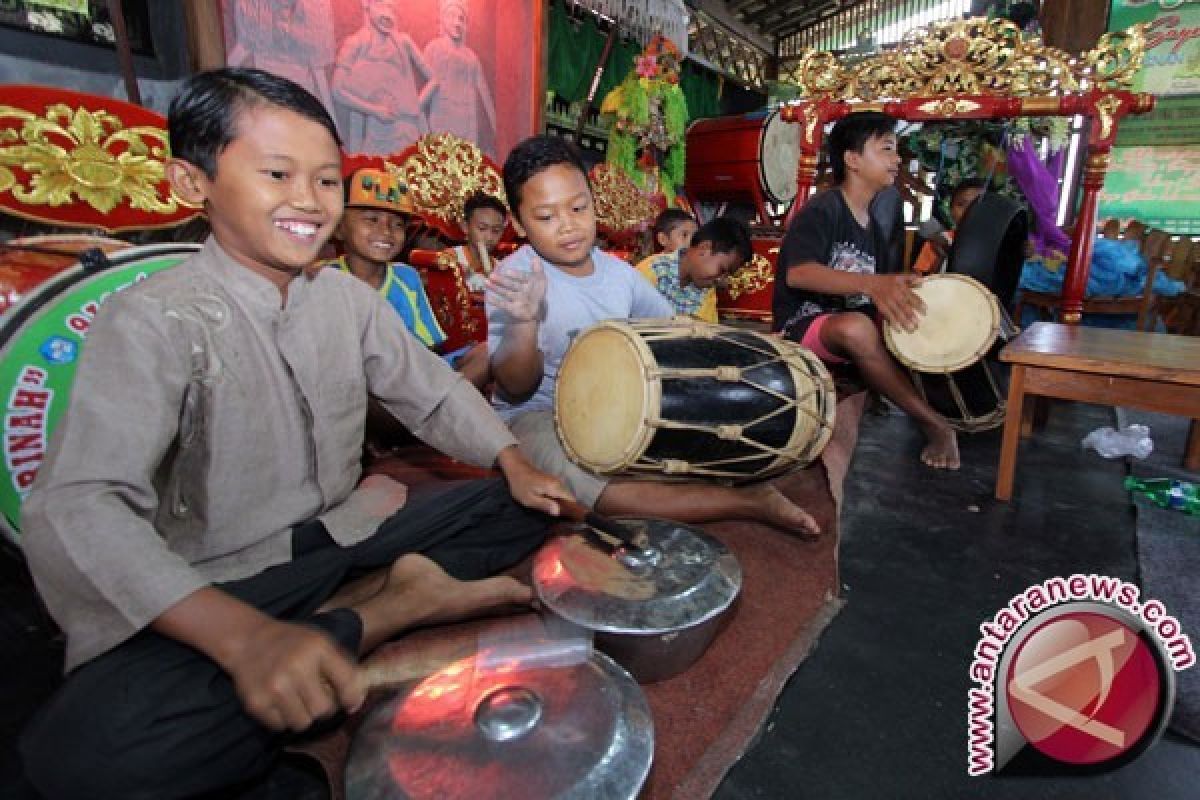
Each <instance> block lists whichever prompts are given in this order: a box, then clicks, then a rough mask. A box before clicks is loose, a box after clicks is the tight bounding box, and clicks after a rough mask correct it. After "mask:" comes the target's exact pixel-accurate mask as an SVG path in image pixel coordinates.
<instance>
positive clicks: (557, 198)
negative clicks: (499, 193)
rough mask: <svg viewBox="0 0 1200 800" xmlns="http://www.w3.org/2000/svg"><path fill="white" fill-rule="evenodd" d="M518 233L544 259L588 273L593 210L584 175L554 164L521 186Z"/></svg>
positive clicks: (571, 167)
mask: <svg viewBox="0 0 1200 800" xmlns="http://www.w3.org/2000/svg"><path fill="white" fill-rule="evenodd" d="M520 198H521V199H520V203H519V204H518V206H517V219H516V220H515V223H516V225H517V228H518V233H522V234H524V235H525V237H526V238H527V239H529V244H530V245H531V246H532V247H533V249H534V250H536V251H537V253H538V255H539V256H541V257H542V258H543V259H545V260H546V261H549V262H550V263H552V264H554V265H555V266H557V267H560V268H563V269H573V270H579V271H581V272H583V273H585V274H590V272H591V269H592V247H593V245H595V243H596V211H595V208H594V207H593V205H592V189H591V187H590V186H589V185H588V181H587V177H586V176H585V175H584V174H583V173H582V172H580V171H579V170H578V169H576V168H575V167H573V166H570V165H568V164H555V165H553V166H551V167H547V168H546V169H544V170H542V171H541V172H539V173H537V174H536V175H534V176H533V177H531V178H530V179H529V180H528V181H526V182H525V185H524V186H523V187H521V194H520Z"/></svg>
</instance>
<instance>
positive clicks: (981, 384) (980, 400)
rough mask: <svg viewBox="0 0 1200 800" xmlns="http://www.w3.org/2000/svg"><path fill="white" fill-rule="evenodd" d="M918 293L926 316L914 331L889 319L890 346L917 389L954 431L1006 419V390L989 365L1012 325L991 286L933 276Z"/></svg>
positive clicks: (885, 331)
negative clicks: (996, 346) (907, 330)
mask: <svg viewBox="0 0 1200 800" xmlns="http://www.w3.org/2000/svg"><path fill="white" fill-rule="evenodd" d="M913 291H915V292H916V293H917V295H918V296H919V297H920V298H921V299H922V300H923V301H925V314H924V315H923V316H922V317H921V319H920V324H919V326H918V327H917V330H915V331H914V332H912V333H908V332H906V331H904V330H901V329H900V328H898V327H896V326H894V325H892V324H891V323H887V322H885V323H884V326H883V336H884V341H885V342H886V344H887V347H888V349H889V350H890V351H891V352H892V355H894V356H895V357H896V360H898V361H899V362H900V363H901V364H903V365H904V366H906V367H908V368H909V370H910V371H911V373H912V378H913V383H915V384H916V387H917V391H918V392H920V393H921V396H922V397H924V398H925V400H926V402H928V403H929V405H930V406H932V407H933V409H934V410H935V411H937V412H938V413H939V414H941V415H942V416H943V417H945V418H946V421H947V422H948V423H950V425H951V426H953V427H954V428H955V429H957V430H960V431H964V432H967V433H973V432H975V431H982V430H987V429H989V428H995V427H998V426H999V425H1002V424H1003V423H1004V391H1003V388H1002V387H1001V386H1000V383H999V381H998V380H997V377H996V375H995V374H994V373H993V369H992V365H989V363H988V358H987V357H988V354H989V352H990V351H991V350H992V348H993V346H994V345H995V344H996V340H997V339H998V338H1000V337H1003V338H1005V339H1007V338H1008V337H1009V336H1010V335H1011V332H1012V330H1013V327H1012V323H1011V322H1010V321H1009V320H1008V317H1007V315H1006V314H1005V313H1004V311H1003V310H1002V309H1001V308H1000V304H999V303H998V302H997V301H996V297H995V295H993V294H992V293H991V292H990V291H989V290H988V289H987V287H985V286H984V285H983V284H982V283H980V282H979V281H977V280H975V279H974V278H970V277H968V276H966V275H954V274H944V275H934V276H931V277H928V278H926V279H925V280H924V281H922V282H921V285H920V286H918V287H917V288H915V289H914V290H913Z"/></svg>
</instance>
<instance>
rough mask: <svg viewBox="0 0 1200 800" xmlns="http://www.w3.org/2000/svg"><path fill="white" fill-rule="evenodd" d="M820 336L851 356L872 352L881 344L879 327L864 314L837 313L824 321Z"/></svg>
mask: <svg viewBox="0 0 1200 800" xmlns="http://www.w3.org/2000/svg"><path fill="white" fill-rule="evenodd" d="M821 338H822V339H824V340H825V342H826V344H829V345H832V346H833V348H834V349H836V350H838V351H841V352H843V353H847V354H849V355H851V356H863V355H869V354H873V353H875V352H877V351H878V350H879V349H880V348H881V347H882V346H883V342H882V340H881V338H880V335H879V328H877V327H876V326H875V323H874V322H873V321H872V320H871V318H870V317H868V316H867V315H866V314H838V315H837V316H836V317H834V318H833V319H831V320H829V321H828V322H826V323H825V327H824V328H822V329H821Z"/></svg>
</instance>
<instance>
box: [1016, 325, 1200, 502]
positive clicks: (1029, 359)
mask: <svg viewBox="0 0 1200 800" xmlns="http://www.w3.org/2000/svg"><path fill="white" fill-rule="evenodd" d="M1000 360H1001V361H1007V362H1009V363H1010V364H1012V377H1011V379H1010V381H1009V387H1008V410H1007V416H1006V418H1005V421H1004V440H1003V443H1002V444H1001V447H1000V468H999V474H998V475H997V476H996V499H997V500H1009V499H1010V498H1011V497H1012V488H1013V475H1014V473H1015V472H1016V468H1017V445H1018V443H1019V439H1020V437H1021V436H1028V435H1029V434H1030V433H1031V432H1032V427H1033V426H1032V413H1031V412H1032V407H1033V403H1029V404H1028V406H1027V405H1026V403H1025V397H1026V395H1034V396H1041V397H1057V398H1061V399H1064V400H1077V401H1079V402H1083V403H1097V404H1101V405H1110V406H1131V407H1133V408H1140V409H1144V410H1147V411H1157V412H1160V413H1163V414H1177V415H1179V416H1184V417H1191V418H1192V424H1191V427H1190V429H1189V431H1188V442H1187V448H1186V451H1185V455H1184V462H1183V463H1184V466H1185V467H1186V468H1188V469H1191V470H1197V469H1200V424H1198V423H1197V420H1198V419H1200V338H1193V337H1188V336H1170V335H1167V334H1161V333H1141V332H1138V331H1124V330H1108V329H1105V328H1087V327H1083V326H1079V325H1057V324H1054V323H1051V322H1035V323H1034V324H1033V325H1031V326H1030V327H1029V329H1028V330H1026V331H1025V332H1024V333H1022V334H1021V335H1020V336H1018V337H1017V338H1016V339H1014V340H1013V341H1012V342H1010V343H1009V344H1008V346H1006V347H1005V348H1004V349H1003V350H1002V351H1001V352H1000Z"/></svg>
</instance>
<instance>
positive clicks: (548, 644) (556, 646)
mask: <svg viewBox="0 0 1200 800" xmlns="http://www.w3.org/2000/svg"><path fill="white" fill-rule="evenodd" d="M591 655H592V635H591V632H590V631H588V630H586V629H585V628H581V627H580V626H578V625H575V624H574V623H572V622H569V621H567V620H564V619H562V618H560V617H556V616H553V615H551V616H538V615H527V616H525V617H521V618H516V619H512V618H504V619H502V620H498V621H496V622H493V623H488V624H487V625H486V626H485V627H484V628H483V629H481V630H479V631H478V633H471V634H466V635H463V634H459V635H458V636H455V637H454V638H450V639H442V640H433V641H425V642H421V643H420V644H419V645H416V644H414V646H413V647H410V648H406V649H405V650H404V651H403V652H402V653H401V654H399V655H398V656H397V657H392V658H388V657H387V656H386V652H385V653H384V655H383V657H380V656H376V657H374V658H372V659H371V660H370V661H368V662H367V663H365V664H362V665H360V666H359V668H358V682H359V685H360V686H361V687H362V688H363V689H364V690H365V691H367V692H373V691H380V690H385V689H390V688H394V687H396V686H400V685H402V684H405V683H410V682H412V681H418V680H422V679H424V678H427V677H429V676H430V675H433V674H435V673H438V672H441V671H443V670H445V669H447V668H448V667H450V666H452V665H454V664H462V665H463V667H464V670H466V669H469V670H470V671H471V672H482V673H486V672H490V671H492V670H496V669H500V668H504V669H508V670H512V669H514V668H515V669H543V668H550V667H570V666H574V665H576V664H581V663H583V662H584V661H587V660H588V659H589V658H590V657H591ZM468 662H469V663H468Z"/></svg>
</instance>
